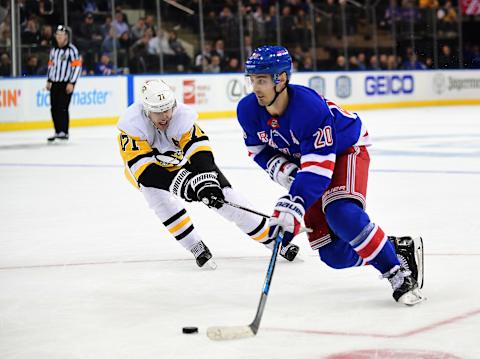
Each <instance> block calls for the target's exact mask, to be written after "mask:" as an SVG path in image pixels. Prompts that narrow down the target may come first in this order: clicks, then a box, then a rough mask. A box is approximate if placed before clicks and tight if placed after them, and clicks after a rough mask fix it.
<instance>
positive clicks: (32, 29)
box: [22, 19, 40, 45]
mask: <svg viewBox="0 0 480 359" xmlns="http://www.w3.org/2000/svg"><path fill="white" fill-rule="evenodd" d="M39 39H40V32H39V31H38V23H37V21H36V20H35V19H30V20H28V21H27V24H26V25H25V29H24V30H23V32H22V43H23V44H29V45H33V44H38V42H39Z"/></svg>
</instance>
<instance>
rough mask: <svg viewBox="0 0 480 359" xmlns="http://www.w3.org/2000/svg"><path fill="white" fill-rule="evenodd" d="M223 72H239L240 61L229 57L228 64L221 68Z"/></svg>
mask: <svg viewBox="0 0 480 359" xmlns="http://www.w3.org/2000/svg"><path fill="white" fill-rule="evenodd" d="M223 71H224V72H240V71H241V68H240V61H239V60H238V58H236V57H231V58H230V60H228V64H227V66H226V67H225V69H224V70H223Z"/></svg>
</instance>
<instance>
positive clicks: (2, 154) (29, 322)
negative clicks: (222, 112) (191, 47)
mask: <svg viewBox="0 0 480 359" xmlns="http://www.w3.org/2000/svg"><path fill="white" fill-rule="evenodd" d="M479 109H480V108H479V107H439V108H433V107H432V108H419V109H402V110H381V111H363V112H361V113H360V115H361V117H362V118H363V120H364V121H365V122H366V124H367V127H368V130H369V133H370V135H371V136H372V138H373V141H374V146H373V147H371V149H370V154H371V157H372V162H371V172H370V181H369V191H368V213H369V214H370V216H371V218H372V219H373V220H374V221H375V222H377V223H378V224H380V225H381V226H382V227H383V229H384V230H385V231H386V232H388V233H389V234H395V235H422V236H423V238H424V243H425V287H424V293H425V294H426V295H427V297H428V300H427V301H426V302H425V303H422V304H421V305H418V306H415V307H412V308H409V307H402V306H400V305H398V304H396V303H395V302H394V301H393V299H392V298H391V289H390V288H389V285H388V283H387V282H386V281H385V280H383V281H382V280H379V279H378V273H377V272H376V271H375V270H374V269H373V268H370V267H365V268H355V269H349V270H341V271H338V270H333V269H330V268H328V267H326V265H324V264H323V263H322V262H320V261H319V259H318V256H317V255H316V254H315V252H313V251H312V250H311V249H310V248H309V246H308V243H307V240H306V237H305V235H301V236H300V237H299V238H298V239H297V240H296V243H298V244H299V245H300V246H301V256H302V258H303V262H298V263H296V262H294V263H289V262H286V261H283V260H279V263H278V265H277V268H276V272H275V275H274V278H273V282H272V288H271V291H270V294H269V298H268V302H267V305H266V309H265V313H264V317H263V321H262V324H261V327H260V330H259V332H258V335H257V336H256V337H254V338H250V339H244V340H240V341H228V342H213V341H210V340H209V339H208V338H207V336H206V335H205V333H206V328H207V327H209V326H215V325H245V324H249V323H250V321H251V320H252V319H253V317H254V315H255V310H256V307H257V303H258V299H259V297H260V291H261V288H262V285H263V280H264V277H265V271H266V268H267V264H268V260H269V253H268V252H267V251H266V250H265V249H264V248H262V246H260V245H258V244H256V243H253V241H251V240H250V239H248V238H247V237H246V236H245V235H244V234H243V233H242V232H240V231H239V230H238V229H237V228H236V227H235V226H234V225H233V224H231V223H228V222H226V221H225V220H224V219H223V218H221V217H219V216H218V215H216V214H215V213H213V212H212V211H210V210H208V209H206V208H205V207H204V206H202V205H200V204H191V205H188V206H187V209H188V210H189V211H190V214H191V217H192V219H193V221H194V223H195V226H196V228H197V230H198V231H199V232H200V233H201V235H202V237H203V239H204V241H205V242H206V243H207V244H208V246H209V247H210V249H211V251H212V253H213V254H214V256H215V257H216V263H217V265H218V268H217V270H215V271H208V270H207V271H206V270H199V269H198V268H197V267H196V265H195V262H194V260H193V257H192V255H191V254H190V253H187V252H186V251H185V250H183V248H182V247H180V246H179V245H178V244H177V243H175V240H174V239H172V238H170V237H169V233H168V232H167V231H166V230H165V229H164V228H162V225H161V223H160V221H159V220H158V219H157V218H156V217H155V215H154V214H153V212H151V210H150V209H149V208H148V206H147V204H146V203H145V201H144V199H143V196H142V195H141V194H140V193H139V192H137V191H136V190H135V189H134V188H133V187H132V186H131V185H130V184H129V183H128V182H127V181H126V179H125V178H124V177H123V170H122V167H121V160H120V156H119V154H118V150H117V144H116V139H115V136H116V129H115V127H113V126H111V127H92V128H72V129H71V141H70V143H68V144H66V145H58V146H57V145H47V144H46V137H47V136H48V135H50V134H51V131H44V130H42V131H23V132H4V133H0V218H1V219H0V222H1V224H0V358H2V359H13V358H15V359H27V358H28V359H43V358H45V359H65V358H72V359H76V358H95V359H97V358H101V359H110V358H111V359H123V358H125V359H127V358H135V359H144V358H145V359H147V358H148V359H149V358H152V359H153V358H155V359H160V358H162V359H163V358H289V359H290V358H316V359H319V358H378V359H381V358H402V357H403V358H413V357H415V358H443V359H447V358H464V359H466V358H469V359H476V358H480V344H479V339H480V334H479V333H480V289H479V288H480V279H479V273H480V235H479V232H480V224H479V223H480V221H479V215H480V212H479V210H478V208H479V207H478V206H479V202H480V186H479V184H480V121H479V116H478V112H479ZM200 125H201V126H202V127H203V128H204V129H205V130H206V131H207V133H208V134H209V136H210V138H211V141H212V144H213V147H214V151H215V155H216V159H217V162H218V164H219V166H220V167H221V168H222V169H223V171H224V173H225V174H226V176H227V177H228V178H229V180H230V181H231V183H232V184H233V186H234V187H235V188H237V189H238V190H239V191H241V192H242V193H243V194H244V195H245V196H246V197H248V198H249V199H250V201H251V202H252V203H253V205H254V208H255V209H257V210H259V211H262V212H265V213H270V212H271V208H272V207H273V205H274V203H275V201H276V199H277V198H278V197H279V196H280V195H282V193H283V190H282V188H281V187H279V186H276V185H273V184H272V183H271V182H270V180H269V179H268V176H267V175H266V174H265V173H263V172H262V171H261V170H259V169H258V168H256V166H255V165H254V164H253V163H252V162H251V160H250V159H249V158H248V157H247V156H246V151H245V148H244V146H243V143H242V133H241V131H240V130H239V126H238V125H237V123H236V121H235V120H233V119H226V120H218V121H203V122H201V123H200ZM184 326H198V327H199V328H200V333H199V334H196V335H185V334H182V332H181V328H182V327H184ZM361 351H364V352H363V353H370V354H371V355H370V356H361V355H363V354H361ZM402 351H403V354H402ZM355 352H356V353H355ZM405 352H408V353H421V354H418V355H416V354H408V355H407V354H405ZM336 354H337V355H336ZM448 354H449V355H448ZM335 355H336V356H335ZM341 355H343V356H341ZM389 355H390V356H389ZM415 355H416V356H415ZM422 355H423V356H422ZM428 355H430V356H428ZM442 355H443V356H442Z"/></svg>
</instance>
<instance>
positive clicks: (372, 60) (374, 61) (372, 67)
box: [368, 55, 380, 71]
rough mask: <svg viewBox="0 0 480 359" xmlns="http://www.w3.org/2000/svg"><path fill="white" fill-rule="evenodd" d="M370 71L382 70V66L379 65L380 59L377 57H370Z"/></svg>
mask: <svg viewBox="0 0 480 359" xmlns="http://www.w3.org/2000/svg"><path fill="white" fill-rule="evenodd" d="M368 64H369V66H368V69H369V70H375V71H376V70H380V65H379V64H378V58H377V56H376V55H372V56H370V60H369V61H368Z"/></svg>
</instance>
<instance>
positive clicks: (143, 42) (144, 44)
mask: <svg viewBox="0 0 480 359" xmlns="http://www.w3.org/2000/svg"><path fill="white" fill-rule="evenodd" d="M152 38H153V30H152V29H151V28H145V31H144V33H143V36H142V38H140V39H138V40H137V41H135V42H134V43H133V45H132V46H131V47H130V50H131V51H132V52H139V51H143V50H145V51H146V52H147V51H148V46H149V43H150V40H151V39H152Z"/></svg>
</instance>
